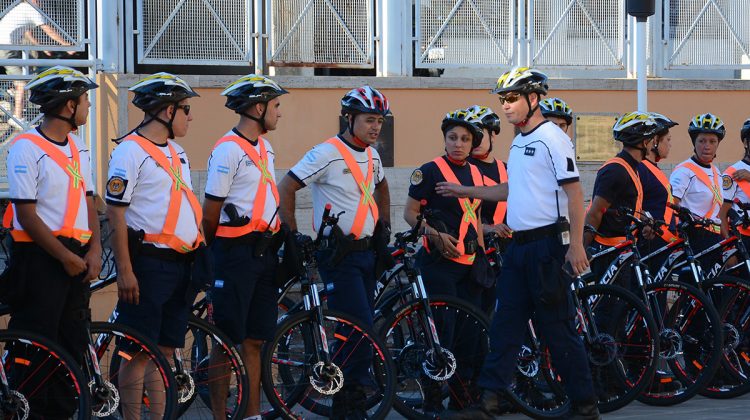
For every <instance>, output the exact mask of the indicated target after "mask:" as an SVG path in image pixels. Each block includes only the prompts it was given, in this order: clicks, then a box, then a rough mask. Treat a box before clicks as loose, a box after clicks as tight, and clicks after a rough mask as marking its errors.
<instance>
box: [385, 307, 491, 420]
mask: <svg viewBox="0 0 750 420" xmlns="http://www.w3.org/2000/svg"><path fill="white" fill-rule="evenodd" d="M429 305H430V309H431V311H432V313H433V315H435V317H438V318H439V319H440V318H442V319H446V318H447V317H451V318H453V320H454V321H455V324H454V332H453V333H452V334H453V336H454V340H453V342H452V343H450V344H448V343H445V342H443V340H441V345H442V346H443V347H444V348H446V349H447V350H449V351H453V353H452V354H453V355H454V358H455V362H456V363H455V371H454V373H453V375H452V376H451V378H450V379H448V380H435V379H431V378H430V377H428V376H427V375H426V374H425V370H426V369H427V368H425V365H424V364H423V363H425V362H426V360H427V355H426V348H425V347H426V346H427V345H428V344H427V343H426V335H425V334H429V331H430V328H431V327H432V326H430V325H424V322H423V320H422V317H421V316H420V313H421V312H423V311H424V306H423V304H422V301H421V300H411V301H409V302H407V303H406V304H404V305H403V306H400V307H398V308H396V309H395V310H394V311H393V312H392V313H391V314H390V315H388V316H387V317H385V318H384V319H383V321H382V323H381V329H380V334H381V337H382V338H383V340H384V341H385V343H386V346H387V348H388V350H389V352H390V353H391V355H392V358H393V359H394V363H395V365H396V370H397V375H398V376H397V378H398V384H397V389H398V391H397V395H396V398H395V399H394V403H393V407H394V408H395V409H396V411H397V412H398V413H399V414H401V415H402V416H404V417H406V418H409V419H428V418H435V417H436V416H435V415H432V414H428V413H427V414H426V413H425V410H424V409H425V405H424V398H425V392H426V391H425V390H426V389H428V391H429V390H432V392H439V395H440V397H439V398H440V405H441V406H442V404H443V401H444V400H445V399H446V398H450V400H451V402H450V404H453V408H454V409H457V410H460V409H462V408H465V407H467V406H469V405H471V404H474V403H476V402H477V401H478V397H479V388H478V386H477V385H476V379H477V377H478V374H479V371H480V369H481V363H482V361H483V360H484V357H485V356H486V354H487V352H488V349H489V321H488V320H487V317H486V316H484V314H483V313H482V312H480V311H479V310H476V309H474V308H473V307H472V306H471V305H470V304H468V303H466V302H464V301H463V300H461V299H459V298H456V297H454V296H441V295H436V296H432V297H430V299H429ZM435 324H436V325H434V327H435V329H436V332H438V337H441V336H443V337H444V336H445V335H444V334H443V332H444V331H443V328H442V326H441V325H440V322H437V321H436V322H435ZM376 325H377V323H376ZM415 327H416V328H415ZM456 331H460V332H461V333H460V334H457V333H456ZM463 348H472V350H471V351H470V353H471V354H463V352H462V353H461V354H460V355H459V352H458V351H455V350H456V349H463ZM433 398H434V397H433ZM420 410H421V411H420Z"/></svg>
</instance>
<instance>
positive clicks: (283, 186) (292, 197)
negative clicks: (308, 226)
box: [279, 176, 299, 231]
mask: <svg viewBox="0 0 750 420" xmlns="http://www.w3.org/2000/svg"><path fill="white" fill-rule="evenodd" d="M292 182H294V181H293V180H291V179H290V178H289V176H286V177H284V179H282V180H281V183H280V184H279V201H280V203H279V219H281V222H282V223H285V224H286V225H287V226H289V229H291V230H293V231H294V230H297V219H296V218H295V215H294V209H295V207H296V205H297V190H298V189H299V188H295V186H294V185H293V184H292Z"/></svg>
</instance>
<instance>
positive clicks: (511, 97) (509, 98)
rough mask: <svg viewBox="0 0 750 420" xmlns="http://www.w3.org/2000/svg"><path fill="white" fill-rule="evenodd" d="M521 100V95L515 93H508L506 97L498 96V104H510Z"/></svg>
mask: <svg viewBox="0 0 750 420" xmlns="http://www.w3.org/2000/svg"><path fill="white" fill-rule="evenodd" d="M520 98H521V95H519V94H517V93H509V94H507V95H500V97H499V99H500V104H501V105H502V104H504V103H509V104H512V103H514V102H516V101H518V100H519V99H520Z"/></svg>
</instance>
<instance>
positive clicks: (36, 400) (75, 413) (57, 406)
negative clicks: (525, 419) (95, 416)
mask: <svg viewBox="0 0 750 420" xmlns="http://www.w3.org/2000/svg"><path fill="white" fill-rule="evenodd" d="M0 354H2V355H3V358H2V368H3V370H4V372H5V376H6V377H7V379H8V389H7V392H8V395H0V399H2V401H3V404H2V405H1V406H0V415H2V418H4V419H5V418H9V419H23V418H27V417H31V418H44V417H46V416H63V417H67V418H72V419H81V420H83V419H88V418H90V417H91V401H90V399H89V393H88V387H87V386H86V377H85V376H84V374H83V372H82V371H81V369H80V367H78V363H76V361H75V360H73V358H72V357H71V356H70V355H69V354H68V353H67V352H66V351H65V350H63V348H62V347H61V346H60V345H58V344H56V343H54V342H52V341H51V340H49V339H47V338H44V337H42V336H39V335H37V334H33V333H30V332H26V331H17V330H6V331H0ZM2 388H4V387H2ZM2 388H0V391H2V392H0V394H4V392H5V390H4V389H2ZM6 402H7V404H6Z"/></svg>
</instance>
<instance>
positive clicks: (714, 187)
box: [675, 162, 724, 233]
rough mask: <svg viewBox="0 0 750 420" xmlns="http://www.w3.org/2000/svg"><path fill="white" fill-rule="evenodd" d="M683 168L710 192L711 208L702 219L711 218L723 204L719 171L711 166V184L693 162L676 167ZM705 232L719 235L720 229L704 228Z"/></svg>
mask: <svg viewBox="0 0 750 420" xmlns="http://www.w3.org/2000/svg"><path fill="white" fill-rule="evenodd" d="M682 166H684V167H685V168H688V169H689V170H690V171H691V172H692V173H693V174H695V177H696V178H698V180H699V181H700V182H702V183H703V185H705V186H707V187H708V189H710V190H711V193H712V194H711V195H712V197H711V208H709V209H708V211H707V212H706V214H705V215H703V217H704V218H707V219H708V218H711V216H713V214H714V210H716V209H717V208H720V207H721V203H723V202H724V199H723V198H722V197H721V186H720V185H719V178H721V177H720V176H719V171H718V170H717V169H716V167H715V166H714V165H711V171H712V173H713V176H714V181H713V182H711V179H710V178H709V177H708V175H706V173H705V172H703V169H701V167H699V166H698V165H696V164H694V163H693V162H683V163H681V164H679V165H677V167H676V168H675V169H677V168H679V167H682ZM705 229H706V230H709V231H711V232H714V233H719V232H720V229H719V227H718V226H706V227H705Z"/></svg>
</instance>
